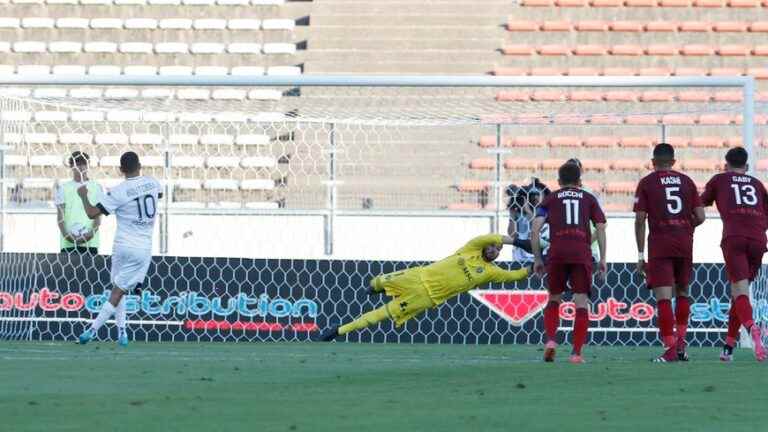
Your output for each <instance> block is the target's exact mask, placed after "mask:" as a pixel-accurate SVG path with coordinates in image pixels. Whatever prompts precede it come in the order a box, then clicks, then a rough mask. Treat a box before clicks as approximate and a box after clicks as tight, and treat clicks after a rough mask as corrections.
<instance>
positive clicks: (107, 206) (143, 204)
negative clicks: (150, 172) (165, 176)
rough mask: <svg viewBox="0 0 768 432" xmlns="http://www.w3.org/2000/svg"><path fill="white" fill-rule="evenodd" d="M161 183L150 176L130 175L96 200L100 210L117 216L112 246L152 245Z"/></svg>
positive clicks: (150, 246) (160, 194) (147, 248)
mask: <svg viewBox="0 0 768 432" xmlns="http://www.w3.org/2000/svg"><path fill="white" fill-rule="evenodd" d="M162 190H163V189H162V185H160V182H158V181H157V180H155V179H154V178H153V177H148V176H139V177H131V178H128V179H126V180H125V181H124V182H122V183H120V184H119V185H117V186H116V187H114V188H112V189H110V190H109V191H108V192H107V193H105V194H103V195H102V196H101V199H100V200H99V202H98V203H97V204H96V207H98V208H99V209H100V210H101V212H102V213H104V214H105V215H109V214H112V213H114V214H115V217H116V218H117V232H116V233H115V243H114V249H119V248H123V247H128V248H133V249H143V250H151V249H152V236H153V234H154V229H155V219H156V216H157V208H158V202H159V200H160V198H162V197H163V192H162Z"/></svg>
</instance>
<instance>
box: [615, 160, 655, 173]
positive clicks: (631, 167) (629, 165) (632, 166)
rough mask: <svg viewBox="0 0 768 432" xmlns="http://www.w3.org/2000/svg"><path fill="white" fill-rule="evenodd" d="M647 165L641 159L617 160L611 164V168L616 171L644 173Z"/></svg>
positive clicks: (646, 162)
mask: <svg viewBox="0 0 768 432" xmlns="http://www.w3.org/2000/svg"><path fill="white" fill-rule="evenodd" d="M648 163H649V162H648V161H647V160H643V159H617V160H615V161H613V162H612V163H611V168H612V169H614V170H616V171H644V170H645V169H646V168H647V167H648Z"/></svg>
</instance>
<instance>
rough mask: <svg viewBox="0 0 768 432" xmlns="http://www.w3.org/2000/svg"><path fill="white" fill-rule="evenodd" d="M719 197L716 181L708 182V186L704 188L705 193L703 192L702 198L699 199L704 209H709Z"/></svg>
mask: <svg viewBox="0 0 768 432" xmlns="http://www.w3.org/2000/svg"><path fill="white" fill-rule="evenodd" d="M716 196H717V193H716V191H715V179H714V178H713V179H712V180H710V181H708V182H707V185H706V186H705V187H704V192H702V194H701V197H699V200H700V201H701V205H702V206H704V207H709V206H711V205H712V204H713V203H714V202H715V197H716Z"/></svg>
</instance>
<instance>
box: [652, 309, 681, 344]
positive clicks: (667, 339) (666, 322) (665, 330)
mask: <svg viewBox="0 0 768 432" xmlns="http://www.w3.org/2000/svg"><path fill="white" fill-rule="evenodd" d="M657 308H658V309H659V334H660V335H661V341H662V343H664V346H665V347H667V348H670V347H673V346H675V342H676V340H675V330H674V325H675V316H674V314H673V313H672V302H671V301H670V300H659V302H658V305H657Z"/></svg>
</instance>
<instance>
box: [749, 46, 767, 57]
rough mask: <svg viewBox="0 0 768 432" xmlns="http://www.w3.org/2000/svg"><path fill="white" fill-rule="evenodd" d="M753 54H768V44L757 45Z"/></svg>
mask: <svg viewBox="0 0 768 432" xmlns="http://www.w3.org/2000/svg"><path fill="white" fill-rule="evenodd" d="M752 55H753V56H759V57H765V56H768V45H757V46H755V47H754V48H752Z"/></svg>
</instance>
